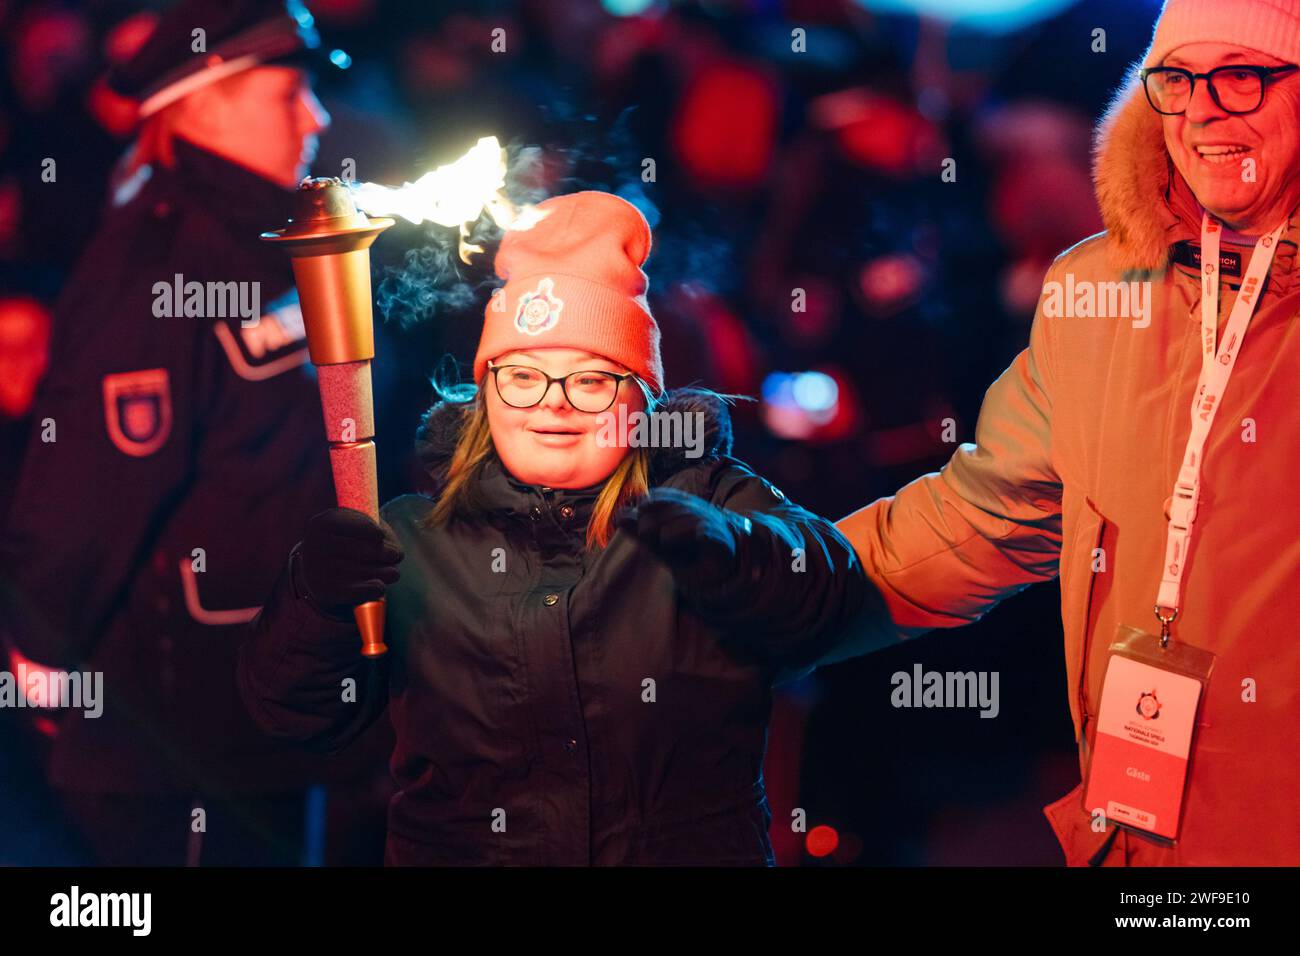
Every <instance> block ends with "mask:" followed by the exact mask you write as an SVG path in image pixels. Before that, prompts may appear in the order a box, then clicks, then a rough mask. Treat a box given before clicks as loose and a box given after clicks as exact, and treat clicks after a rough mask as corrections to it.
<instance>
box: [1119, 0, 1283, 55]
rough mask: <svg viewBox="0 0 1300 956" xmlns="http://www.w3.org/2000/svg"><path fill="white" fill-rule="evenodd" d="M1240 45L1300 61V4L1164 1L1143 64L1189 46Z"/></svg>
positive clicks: (1242, 0)
mask: <svg viewBox="0 0 1300 956" xmlns="http://www.w3.org/2000/svg"><path fill="white" fill-rule="evenodd" d="M1211 41H1214V42H1219V43H1235V44H1237V45H1239V46H1245V47H1250V48H1251V49H1252V50H1259V51H1260V52H1261V53H1267V54H1269V55H1270V56H1275V57H1277V58H1278V59H1279V60H1283V61H1284V62H1287V63H1300V0H1165V5H1164V8H1163V9H1162V10H1161V11H1160V19H1159V20H1158V21H1156V30H1155V36H1154V37H1153V38H1152V40H1151V49H1150V50H1148V51H1147V55H1146V58H1145V59H1144V60H1143V61H1142V65H1143V66H1146V67H1152V66H1160V65H1161V64H1162V63H1163V62H1164V59H1165V57H1167V56H1168V55H1169V54H1170V53H1172V52H1173V51H1174V50H1176V49H1177V48H1178V47H1180V46H1183V45H1184V44H1186V43H1205V42H1211Z"/></svg>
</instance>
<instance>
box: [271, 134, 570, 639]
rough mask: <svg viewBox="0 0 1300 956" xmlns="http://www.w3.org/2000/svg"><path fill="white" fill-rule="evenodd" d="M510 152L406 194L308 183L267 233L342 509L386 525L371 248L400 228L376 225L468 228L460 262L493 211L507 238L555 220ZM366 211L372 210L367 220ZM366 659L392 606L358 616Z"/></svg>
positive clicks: (371, 186)
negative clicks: (286, 278)
mask: <svg viewBox="0 0 1300 956" xmlns="http://www.w3.org/2000/svg"><path fill="white" fill-rule="evenodd" d="M505 175H506V151H505V150H504V149H502V148H501V146H500V144H499V143H498V142H497V139H496V137H495V136H485V137H483V138H482V139H480V140H479V141H478V142H477V143H476V144H475V145H474V146H473V147H472V148H471V149H470V150H469V151H468V152H466V153H465V155H463V156H461V157H460V158H459V159H457V160H456V161H455V162H453V163H450V164H448V165H446V166H439V167H438V168H437V169H434V170H430V171H429V172H427V173H425V174H424V175H423V176H421V177H420V178H419V179H418V180H416V181H415V182H414V183H406V184H405V185H403V186H401V187H400V188H397V189H392V188H389V187H387V186H381V185H379V184H377V183H360V184H358V185H356V186H350V185H347V184H345V183H343V182H342V181H341V180H339V179H304V180H303V181H302V184H301V185H300V186H299V187H298V197H297V198H298V205H297V207H296V209H295V211H294V215H293V218H291V219H290V220H289V222H288V224H287V225H286V226H285V227H284V228H283V229H277V230H275V231H274V232H264V233H262V238H263V239H265V240H266V241H268V242H275V243H279V244H280V245H281V246H283V247H284V250H285V252H287V253H289V258H290V259H291V260H292V261H293V278H294V282H295V283H296V284H297V286H298V298H299V300H300V302H301V304H302V317H303V323H304V324H305V325H306V328H307V349H308V351H309V352H310V353H311V360H312V362H313V363H314V364H315V366H316V370H317V373H318V374H317V377H318V379H319V381H320V397H321V407H322V409H323V411H324V413H325V437H326V439H327V440H328V441H329V444H330V466H331V468H332V470H333V472H334V492H335V495H336V496H337V498H338V503H339V504H340V505H342V506H343V507H345V508H355V509H356V510H357V511H361V512H364V513H365V514H368V515H370V517H371V518H372V519H374V520H375V521H378V520H379V489H378V482H377V480H376V470H375V443H374V440H373V439H374V437H375V406H374V398H373V396H372V393H371V389H370V360H371V359H373V358H374V357H375V334H374V333H375V330H374V324H373V322H372V316H371V311H370V244H371V243H373V242H374V241H375V238H376V237H377V236H378V235H379V234H380V233H381V232H383V231H384V230H385V229H387V228H388V227H389V226H391V225H392V224H393V220H392V219H379V218H373V219H372V218H367V217H366V213H369V214H370V215H371V216H383V215H385V214H388V213H392V214H394V215H399V216H401V217H402V218H404V219H406V220H407V221H409V222H412V223H416V224H419V223H423V222H433V223H437V224H438V225H441V226H449V227H454V228H459V230H460V240H459V243H458V246H459V251H460V258H461V261H463V262H469V257H470V254H471V253H475V252H482V251H483V249H482V247H481V246H477V245H472V244H470V242H469V236H470V224H471V223H473V222H475V221H476V220H477V219H478V217H479V215H480V214H481V213H483V212H484V211H486V212H487V213H488V215H490V216H491V217H492V219H493V221H495V222H496V224H497V225H498V226H500V227H501V228H502V229H531V228H532V227H533V226H534V225H536V223H537V222H539V221H540V220H541V218H542V217H543V216H544V215H545V213H543V212H541V211H539V210H537V209H536V207H534V206H525V207H523V208H516V207H515V205H514V204H513V203H512V202H511V201H510V200H509V198H507V196H506V195H505V193H504V191H503V189H504V186H505ZM362 210H365V211H364V212H363V211H362ZM355 613H356V619H357V627H358V628H359V629H360V631H361V653H362V654H364V655H365V656H367V657H378V656H379V655H381V654H383V653H385V652H386V651H387V650H388V648H387V647H385V646H384V602H383V599H382V598H381V599H380V600H378V601H367V602H366V603H365V604H362V605H360V606H358V607H357V608H356V612H355Z"/></svg>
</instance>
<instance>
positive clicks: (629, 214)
mask: <svg viewBox="0 0 1300 956" xmlns="http://www.w3.org/2000/svg"><path fill="white" fill-rule="evenodd" d="M537 210H538V211H539V212H543V213H545V214H546V215H545V217H544V218H543V219H542V220H541V221H540V222H538V223H537V224H536V225H534V226H533V227H532V228H530V229H510V230H507V231H506V233H505V235H504V236H503V237H502V239H501V245H500V247H499V248H498V250H497V257H496V271H497V275H499V276H500V277H501V278H503V279H505V280H506V284H505V287H504V288H502V289H500V290H498V291H497V293H496V294H495V295H493V296H492V300H491V301H490V302H488V305H487V309H486V310H485V311H484V316H485V320H484V323H483V335H482V337H481V338H480V340H479V345H478V353H477V354H476V355H475V357H474V381H475V382H480V381H482V379H483V375H484V373H485V372H486V371H487V363H488V360H489V359H495V358H497V357H498V356H500V355H503V354H505V353H506V352H512V351H515V350H516V349H539V348H573V349H585V350H587V351H588V352H595V353H597V354H598V355H603V356H604V357H605V358H607V359H611V360H612V361H615V362H618V363H619V364H620V365H623V366H626V367H627V368H629V369H631V370H632V371H633V372H636V373H637V374H638V375H639V376H641V378H643V379H644V380H645V381H646V382H647V383H648V384H649V385H650V387H651V389H653V390H654V391H655V392H660V391H662V390H663V378H664V372H663V361H662V359H661V358H660V356H659V326H658V324H657V323H656V322H655V320H654V316H652V315H651V314H650V306H649V305H648V304H647V302H646V288H647V287H648V284H649V283H648V280H647V279H646V274H645V272H643V271H642V269H641V266H642V265H644V264H645V261H646V259H647V258H649V256H650V225H649V224H648V223H647V222H646V220H645V217H644V216H643V215H641V212H640V210H638V209H637V208H636V206H633V205H632V204H631V203H630V202H628V201H627V200H625V199H621V198H619V197H618V196H615V195H613V194H611V193H604V192H596V191H588V192H579V193H570V194H569V195H567V196H555V197H552V198H551V199H548V200H546V201H545V202H542V203H539V204H538V205H537Z"/></svg>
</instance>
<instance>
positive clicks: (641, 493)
mask: <svg viewBox="0 0 1300 956" xmlns="http://www.w3.org/2000/svg"><path fill="white" fill-rule="evenodd" d="M489 375H491V372H489V373H487V374H486V375H484V376H483V379H482V381H480V382H479V384H478V389H477V391H476V394H475V396H474V399H473V401H470V402H465V403H464V407H463V408H462V409H461V416H462V422H461V427H460V435H459V437H458V438H457V440H456V447H455V450H454V451H453V452H452V455H451V462H450V464H449V465H448V466H447V475H446V479H445V481H444V482H443V485H442V489H441V493H440V494H439V496H438V502H437V504H435V505H434V508H433V511H432V512H431V513H430V514H429V517H427V518H425V519H424V521H423V522H422V525H423V526H424V527H426V528H432V527H443V526H445V525H447V524H448V523H449V522H450V521H452V520H453V519H455V518H468V519H472V518H474V517H477V516H480V515H481V514H482V511H481V509H480V507H479V504H478V501H477V498H476V496H475V494H474V489H475V487H476V485H477V483H478V478H479V475H480V474H481V473H482V471H483V467H484V466H485V465H486V464H487V463H488V462H489V461H490V460H491V459H492V458H493V457H494V456H495V455H496V448H495V447H494V446H493V444H492V432H491V430H490V428H489V426H488V413H487V402H486V401H485V399H484V397H483V396H484V394H485V391H486V388H487V380H488V376H489ZM634 381H635V382H636V383H637V385H639V386H640V387H641V390H642V391H643V392H644V393H645V396H646V411H647V412H650V411H653V410H654V407H655V406H656V405H657V404H658V402H659V399H658V398H657V397H656V396H655V395H653V394H652V393H651V391H650V389H649V388H648V387H647V386H646V385H645V383H643V382H642V381H641V380H640V379H639V378H636V379H634ZM649 490H650V451H649V449H647V448H644V447H638V448H631V449H629V450H628V453H627V454H626V455H624V456H623V460H622V461H621V462H619V464H618V467H617V468H615V469H614V471H613V473H612V474H611V475H610V476H609V477H608V478H606V479H605V484H604V485H603V486H602V487H601V489H600V494H599V495H598V496H597V497H596V504H595V507H594V508H593V509H592V512H591V518H590V520H589V521H588V522H587V548H588V549H591V550H595V549H596V548H603V547H605V545H607V544H608V543H609V539H610V538H612V537H613V536H614V519H615V518H616V517H617V516H618V513H619V512H620V511H621V510H622V509H623V508H625V507H626V506H628V505H629V504H632V503H633V502H635V501H638V500H639V499H641V498H643V497H645V494H646V492H648V491H649Z"/></svg>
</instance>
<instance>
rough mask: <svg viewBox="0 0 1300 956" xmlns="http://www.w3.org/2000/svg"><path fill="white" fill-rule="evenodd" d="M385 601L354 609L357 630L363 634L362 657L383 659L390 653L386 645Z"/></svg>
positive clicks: (353, 614)
mask: <svg viewBox="0 0 1300 956" xmlns="http://www.w3.org/2000/svg"><path fill="white" fill-rule="evenodd" d="M384 609H385V604H384V599H383V598H380V599H379V600H378V601H367V602H366V603H365V604H358V605H357V606H356V607H355V608H353V609H352V616H353V617H355V618H356V621H357V630H359V631H360V632H361V656H362V657H382V656H383V655H384V654H387V653H388V645H387V644H385V643H384Z"/></svg>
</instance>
